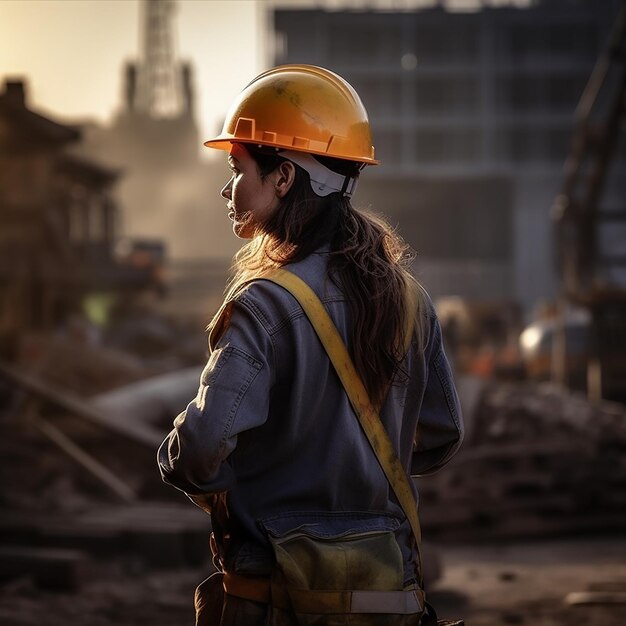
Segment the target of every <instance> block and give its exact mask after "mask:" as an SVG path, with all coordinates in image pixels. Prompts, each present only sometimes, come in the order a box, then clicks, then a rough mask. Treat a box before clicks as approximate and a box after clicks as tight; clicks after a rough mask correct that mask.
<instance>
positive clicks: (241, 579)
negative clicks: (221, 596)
mask: <svg viewBox="0 0 626 626" xmlns="http://www.w3.org/2000/svg"><path fill="white" fill-rule="evenodd" d="M224 591H225V592H226V593H227V594H228V595H229V596H236V597H237V598H243V599H244V600H252V601H253V602H262V603H264V604H268V603H269V602H270V600H271V595H270V579H269V578H252V577H250V576H241V575H240V574H233V573H232V572H224Z"/></svg>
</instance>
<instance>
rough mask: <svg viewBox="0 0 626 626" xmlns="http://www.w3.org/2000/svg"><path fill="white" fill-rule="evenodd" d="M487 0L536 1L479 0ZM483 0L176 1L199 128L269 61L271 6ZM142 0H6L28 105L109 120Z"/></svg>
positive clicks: (3, 54)
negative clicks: (268, 17) (25, 80)
mask: <svg viewBox="0 0 626 626" xmlns="http://www.w3.org/2000/svg"><path fill="white" fill-rule="evenodd" d="M482 2H483V3H484V4H487V5H501V4H518V5H519V4H527V3H528V2H529V0H482ZM437 3H441V4H443V5H444V6H446V7H447V8H449V9H451V8H454V7H457V8H458V7H462V8H468V7H472V6H473V7H474V8H476V6H477V5H480V4H481V0H271V1H266V0H259V1H256V0H178V1H177V3H176V5H177V9H176V15H175V17H174V21H173V24H174V28H175V45H176V49H177V51H178V55H179V58H180V59H181V60H190V61H191V62H192V63H193V66H194V71H195V87H196V98H197V99H196V111H197V118H198V123H199V125H200V129H201V133H202V135H210V134H212V133H214V132H215V130H216V128H217V124H218V123H219V122H220V121H221V120H222V119H223V116H224V113H225V112H226V110H227V109H228V106H229V105H230V103H231V102H232V100H233V98H234V96H236V94H237V93H239V91H240V90H241V89H242V88H243V87H244V86H245V85H246V84H247V83H248V81H249V80H250V79H251V78H253V77H254V76H255V75H256V74H258V73H259V72H260V71H261V70H263V69H265V68H266V67H267V65H268V64H269V63H270V59H269V56H268V54H269V53H268V50H269V45H268V44H269V43H270V39H269V36H268V35H267V33H266V30H267V28H266V17H265V16H266V15H267V11H266V9H267V8H268V7H269V6H270V5H271V4H275V5H281V6H282V5H291V6H306V5H311V4H315V5H318V6H326V7H329V8H337V7H339V6H343V7H352V8H356V7H357V6H363V5H364V4H365V5H367V6H370V7H371V6H378V7H379V8H395V9H400V8H405V9H406V8H409V7H415V6H428V5H433V4H437ZM139 18H140V0H0V82H4V79H5V78H8V77H11V78H14V77H19V76H25V77H27V78H28V98H29V103H30V105H31V106H33V107H35V108H37V109H38V110H41V111H43V112H46V111H48V112H50V113H51V114H53V115H54V116H55V117H56V118H57V119H60V120H61V121H62V120H64V119H66V120H70V121H74V120H77V119H84V118H95V119H97V120H99V121H103V122H104V121H107V120H108V119H110V117H111V116H112V115H113V114H114V113H115V112H116V111H117V110H118V109H119V107H120V106H121V94H122V91H123V83H122V68H123V65H124V62H125V61H128V60H131V59H136V58H137V57H138V55H139V32H140V29H139Z"/></svg>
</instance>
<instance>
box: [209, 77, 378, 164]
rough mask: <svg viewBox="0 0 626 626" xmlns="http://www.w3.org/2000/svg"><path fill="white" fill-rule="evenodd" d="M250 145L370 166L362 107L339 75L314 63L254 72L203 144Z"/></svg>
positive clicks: (371, 154) (225, 147)
mask: <svg viewBox="0 0 626 626" xmlns="http://www.w3.org/2000/svg"><path fill="white" fill-rule="evenodd" d="M233 142H237V143H254V144H257V145H262V146H272V147H275V148H281V149H286V150H292V151H296V152H308V153H310V154H317V155H323V156H329V157H334V158H337V159H348V160H350V161H357V162H359V163H364V164H371V165H376V164H377V163H378V161H377V160H376V159H375V158H374V146H372V137H371V133H370V125H369V120H368V117H367V111H366V110H365V107H364V106H363V103H362V102H361V99H360V98H359V95H358V94H357V92H356V91H355V90H354V89H353V88H352V86H351V85H350V84H349V83H348V82H346V81H345V80H344V79H343V78H341V77H340V76H338V75H337V74H335V73H334V72H331V71H329V70H327V69H324V68H323V67H317V66H315V65H279V66H278V67H275V68H273V69H270V70H268V71H266V72H263V73H262V74H260V75H259V76H257V77H256V78H255V79H254V80H253V81H252V82H251V83H249V84H248V86H247V87H246V88H245V89H244V90H243V91H242V92H241V93H240V94H239V96H238V97H237V98H236V100H235V102H234V103H233V104H232V106H231V107H230V110H229V111H228V113H227V115H226V120H225V121H224V127H223V128H222V132H221V133H220V134H219V135H218V136H217V137H215V138H214V139H209V140H208V141H206V142H205V144H204V145H205V146H207V147H209V148H217V149H219V150H230V149H231V147H232V146H231V144H232V143H233Z"/></svg>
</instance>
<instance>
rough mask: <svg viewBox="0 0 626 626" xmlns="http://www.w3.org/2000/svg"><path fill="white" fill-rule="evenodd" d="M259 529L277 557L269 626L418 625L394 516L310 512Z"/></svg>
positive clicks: (415, 593) (416, 598) (416, 594)
mask: <svg viewBox="0 0 626 626" xmlns="http://www.w3.org/2000/svg"><path fill="white" fill-rule="evenodd" d="M263 526H264V528H265V530H266V532H267V535H268V538H269V540H270V543H271V545H272V548H273V550H274V555H275V559H276V563H275V567H274V570H273V573H272V576H271V598H272V600H271V605H272V606H271V611H270V614H271V618H270V622H269V623H270V625H271V626H295V625H298V626H313V625H318V624H319V625H324V626H340V625H344V624H350V625H351V626H418V625H419V622H420V617H421V615H422V612H423V593H422V591H421V590H420V589H417V588H404V586H403V579H404V568H403V559H402V554H401V552H400V548H399V547H398V543H397V542H396V539H395V534H394V531H395V530H396V529H397V528H398V526H399V522H398V520H397V519H396V518H393V517H390V516H384V515H382V516H381V515H372V514H366V513H365V514H360V513H359V514H353V513H347V514H342V513H333V514H317V513H313V514H305V515H302V514H298V515H286V516H281V517H278V518H274V519H272V520H264V522H263Z"/></svg>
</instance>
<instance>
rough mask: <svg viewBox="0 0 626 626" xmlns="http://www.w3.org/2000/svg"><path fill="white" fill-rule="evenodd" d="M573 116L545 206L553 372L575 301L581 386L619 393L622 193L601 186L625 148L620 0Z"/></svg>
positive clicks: (563, 375)
mask: <svg viewBox="0 0 626 626" xmlns="http://www.w3.org/2000/svg"><path fill="white" fill-rule="evenodd" d="M575 116H576V125H575V129H574V134H573V137H572V141H571V144H570V146H571V147H570V153H569V155H568V157H567V160H566V163H565V176H564V181H563V185H562V188H561V191H560V193H559V195H558V196H557V198H556V200H555V202H554V205H553V207H552V218H553V221H554V224H555V235H556V251H557V265H558V269H559V273H560V277H561V284H562V295H561V302H560V304H559V311H558V313H557V315H556V317H555V319H554V324H553V326H554V328H553V331H554V332H553V341H552V342H551V350H552V359H551V363H552V377H553V379H554V380H555V381H556V382H559V383H561V384H565V385H568V384H569V383H570V375H571V374H572V373H573V372H572V367H571V366H570V362H571V357H572V356H573V355H571V354H570V352H571V351H570V350H569V345H570V344H568V340H567V335H568V332H570V333H571V328H570V327H571V324H570V323H569V320H568V317H567V314H566V310H567V309H568V308H569V307H571V306H572V305H573V306H575V307H580V308H582V309H584V310H586V311H588V313H589V320H590V321H589V324H588V325H587V326H586V330H585V331H584V332H585V334H586V335H587V337H586V338H585V340H586V341H588V342H589V347H588V350H587V359H586V363H585V367H586V379H587V381H586V387H587V391H588V394H589V396H590V397H591V398H594V399H600V398H602V397H608V398H615V399H625V398H626V327H624V323H623V321H624V319H626V254H625V253H624V241H625V240H626V206H624V198H623V197H617V198H616V199H611V198H610V197H609V196H608V195H607V194H606V189H607V186H608V183H610V180H611V177H612V176H615V177H617V176H620V174H619V173H618V172H616V171H614V170H615V168H613V169H612V167H611V166H612V165H613V163H614V159H613V157H614V156H615V154H616V151H617V150H618V149H623V148H624V146H623V143H622V145H621V146H620V144H619V142H620V139H621V141H622V142H624V126H625V125H626V3H624V4H623V5H622V8H621V12H620V14H619V15H618V17H617V19H616V21H615V22H614V26H613V30H612V32H611V34H610V37H609V41H608V45H607V47H606V49H605V51H604V53H603V54H602V55H601V56H600V58H599V59H598V62H597V63H596V65H595V67H594V70H593V72H592V74H591V77H590V79H589V81H588V83H587V86H586V88H585V90H584V92H583V94H582V96H581V99H580V102H579V104H578V107H577V109H576V113H575ZM616 160H617V159H615V161H616ZM621 175H622V176H623V172H622V173H621ZM601 202H602V206H601ZM615 204H618V205H620V206H615ZM568 328H569V330H568ZM538 330H539V329H538ZM538 345H539V344H538ZM574 369H576V368H574Z"/></svg>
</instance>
